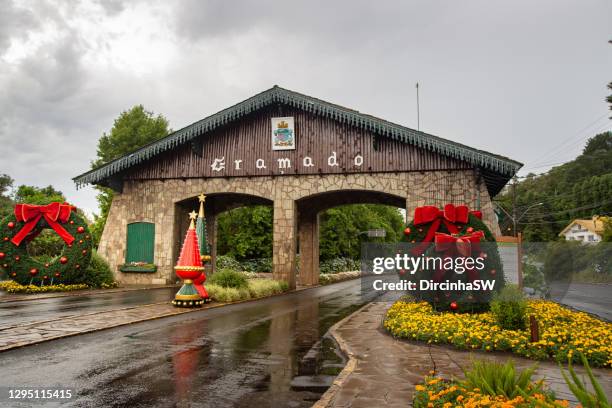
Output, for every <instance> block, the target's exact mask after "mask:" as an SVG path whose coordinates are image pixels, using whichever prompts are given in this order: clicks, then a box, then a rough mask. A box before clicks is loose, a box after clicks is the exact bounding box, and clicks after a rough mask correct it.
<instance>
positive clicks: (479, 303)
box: [399, 204, 504, 311]
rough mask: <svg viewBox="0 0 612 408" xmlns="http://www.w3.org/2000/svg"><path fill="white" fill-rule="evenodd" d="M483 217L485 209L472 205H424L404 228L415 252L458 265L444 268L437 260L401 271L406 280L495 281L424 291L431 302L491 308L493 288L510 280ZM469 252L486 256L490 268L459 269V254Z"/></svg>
mask: <svg viewBox="0 0 612 408" xmlns="http://www.w3.org/2000/svg"><path fill="white" fill-rule="evenodd" d="M481 218H482V214H481V213H480V212H479V211H469V210H468V207H466V206H454V205H452V204H447V205H446V206H445V207H444V209H443V210H440V209H438V208H437V207H434V206H424V207H418V208H417V209H416V210H415V215H414V220H413V221H412V222H411V223H410V224H408V226H407V227H406V229H405V230H404V237H403V241H404V242H407V243H409V244H411V245H410V249H409V251H410V252H411V255H412V256H422V257H423V258H432V259H433V258H438V259H440V260H441V261H443V262H449V265H454V266H453V270H446V269H444V268H440V263H438V264H435V262H432V263H430V264H429V265H427V267H424V268H422V269H421V270H419V271H417V273H416V274H415V275H412V276H410V275H408V274H405V273H402V272H403V271H399V273H400V275H401V277H402V278H403V279H407V280H413V281H421V280H428V281H429V282H433V283H434V284H437V283H441V282H448V283H451V284H455V285H456V286H455V287H457V286H460V285H461V287H463V286H469V285H465V284H466V283H470V284H471V285H472V286H473V284H474V282H475V281H477V280H478V281H481V282H482V281H491V282H492V283H494V286H493V288H492V289H490V290H441V289H431V290H421V291H419V292H418V297H419V298H420V299H423V300H426V301H428V302H430V303H431V304H432V305H433V306H434V307H435V308H436V309H437V310H456V311H480V310H486V309H488V303H489V301H490V300H491V297H492V295H493V293H495V292H497V291H499V290H500V289H501V288H502V287H503V285H504V277H503V270H502V263H501V260H500V257H499V253H498V251H497V245H496V242H495V237H494V236H493V234H492V233H491V231H490V230H489V228H487V226H486V225H485V224H484V223H483V222H482V220H481ZM467 257H471V258H473V259H476V258H480V259H481V262H482V264H484V267H482V268H477V267H475V266H473V265H471V266H470V267H467V268H466V267H465V266H462V267H460V269H459V268H457V266H456V265H460V264H461V263H460V262H457V261H458V260H460V259H459V258H463V259H464V260H465V258H467ZM464 260H463V261H462V262H464ZM458 282H462V283H461V284H460V283H458ZM432 286H433V285H432ZM447 286H448V287H451V286H452V285H447ZM436 288H437V287H436Z"/></svg>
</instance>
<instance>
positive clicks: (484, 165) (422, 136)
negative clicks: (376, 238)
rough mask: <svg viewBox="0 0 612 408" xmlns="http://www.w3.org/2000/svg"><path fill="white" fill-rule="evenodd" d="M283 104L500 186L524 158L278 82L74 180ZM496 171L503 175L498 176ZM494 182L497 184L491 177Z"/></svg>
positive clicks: (109, 171)
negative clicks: (467, 168)
mask: <svg viewBox="0 0 612 408" xmlns="http://www.w3.org/2000/svg"><path fill="white" fill-rule="evenodd" d="M278 103H280V104H284V105H288V106H292V107H295V108H298V109H302V110H304V111H307V112H311V113H313V114H316V115H321V116H325V117H328V118H331V119H334V120H337V121H339V122H342V123H346V124H349V125H352V126H356V127H359V128H362V129H365V130H368V131H371V132H373V133H377V134H379V135H381V136H384V137H388V138H390V139H393V140H398V141H400V142H403V143H409V144H412V145H415V146H418V147H420V148H423V149H426V150H429V151H432V152H435V153H438V154H440V155H443V156H448V157H452V158H455V159H459V160H463V161H466V162H468V163H470V164H472V165H474V167H478V168H480V169H482V170H483V171H484V173H485V174H488V175H490V176H493V177H492V178H491V177H490V176H489V179H490V180H496V179H497V180H498V182H496V183H494V184H498V185H499V184H501V187H503V185H505V183H506V182H507V181H508V180H509V179H510V178H511V177H512V176H513V175H514V174H515V173H516V172H517V171H518V170H519V169H520V168H521V167H522V163H519V162H517V161H514V160H511V159H509V158H507V157H503V156H498V155H495V154H492V153H488V152H485V151H482V150H478V149H474V148H471V147H469V146H465V145H462V144H460V143H456V142H452V141H450V140H446V139H442V138H440V137H438V136H434V135H430V134H428V133H424V132H420V131H417V130H414V129H410V128H407V127H404V126H401V125H397V124H395V123H391V122H388V121H386V120H383V119H379V118H376V117H374V116H370V115H366V114H363V113H360V112H358V111H356V110H353V109H348V108H345V107H342V106H339V105H335V104H332V103H329V102H326V101H322V100H320V99H317V98H313V97H310V96H307V95H303V94H300V93H297V92H293V91H290V90H288V89H284V88H281V87H279V86H274V87H272V88H270V89H268V90H266V91H263V92H261V93H259V94H257V95H255V96H252V97H250V98H249V99H246V100H244V101H242V102H240V103H238V104H236V105H234V106H231V107H229V108H226V109H224V110H222V111H220V112H217V113H215V114H214V115H211V116H208V117H207V118H204V119H202V120H200V121H197V122H195V123H193V124H191V125H189V126H186V127H184V128H182V129H180V130H177V131H176V132H174V133H172V134H170V135H168V136H166V137H165V138H163V139H160V140H157V141H155V142H153V143H150V144H148V145H146V146H144V147H141V148H140V149H138V150H135V151H133V152H132V153H129V154H126V155H125V156H123V157H120V158H118V159H116V160H113V161H112V162H110V163H107V164H105V165H103V166H100V167H98V168H96V169H93V170H90V171H88V172H86V173H83V174H81V175H80V176H77V177H75V178H73V180H74V182H75V183H76V185H77V188H78V187H80V186H83V185H85V184H99V183H104V182H105V180H108V179H109V178H111V177H113V176H115V175H117V174H118V173H120V172H122V171H124V170H126V169H128V168H130V167H133V166H135V165H138V164H140V163H142V162H144V161H147V160H149V159H151V158H152V157H155V156H156V155H158V154H160V153H162V152H165V151H168V150H171V149H174V148H175V147H177V146H180V145H182V144H184V143H187V142H189V141H191V140H193V139H195V138H196V137H198V136H200V135H202V134H204V133H207V132H210V131H213V130H215V129H216V128H218V127H220V126H223V125H225V124H227V123H229V122H232V121H235V120H238V119H240V118H242V117H243V116H245V115H248V114H250V113H252V112H254V111H257V110H259V109H261V108H263V107H266V106H269V105H271V104H278ZM495 175H499V176H498V177H496V176H495ZM490 182H491V183H492V181H490ZM487 184H488V186H489V190H490V191H491V190H499V189H501V187H498V186H495V187H493V186H492V185H491V184H489V182H488V183H487ZM491 187H493V188H491Z"/></svg>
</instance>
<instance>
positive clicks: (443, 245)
mask: <svg viewBox="0 0 612 408" xmlns="http://www.w3.org/2000/svg"><path fill="white" fill-rule="evenodd" d="M482 238H484V232H482V231H476V232H473V233H472V234H470V235H464V236H460V237H459V236H454V235H448V234H443V233H441V232H436V239H435V245H436V246H435V249H436V251H438V252H444V258H448V257H456V256H460V257H468V256H470V255H471V254H472V252H473V251H480V240H481V239H482ZM466 271H467V274H468V277H469V278H470V281H474V280H475V279H476V278H477V277H478V274H477V273H476V271H474V269H473V268H466ZM445 272H446V271H445V270H444V269H438V271H436V273H435V275H434V277H433V280H434V281H436V282H439V281H440V280H441V279H442V276H444V273H445Z"/></svg>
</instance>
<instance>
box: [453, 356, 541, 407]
mask: <svg viewBox="0 0 612 408" xmlns="http://www.w3.org/2000/svg"><path fill="white" fill-rule="evenodd" d="M536 368H537V366H532V367H530V368H528V369H526V370H524V371H517V370H516V369H515V368H514V362H513V361H512V360H508V361H507V362H505V363H504V364H502V363H498V362H495V361H488V360H475V361H473V362H472V366H471V368H470V369H469V370H464V371H463V374H464V375H465V381H464V382H463V384H464V386H465V387H466V388H468V389H475V388H478V389H479V390H480V391H482V393H483V394H488V395H491V396H496V395H503V396H504V397H506V398H508V399H513V398H515V397H518V396H519V395H520V396H523V397H526V396H530V395H533V394H535V393H540V394H541V393H543V391H542V386H543V382H542V381H539V382H537V383H535V384H534V383H532V382H531V376H532V375H533V373H534V372H535V370H536Z"/></svg>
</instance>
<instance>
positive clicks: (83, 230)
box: [77, 227, 85, 234]
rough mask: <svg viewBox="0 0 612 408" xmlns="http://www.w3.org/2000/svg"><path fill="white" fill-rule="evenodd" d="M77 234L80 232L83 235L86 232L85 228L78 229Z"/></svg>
mask: <svg viewBox="0 0 612 408" xmlns="http://www.w3.org/2000/svg"><path fill="white" fill-rule="evenodd" d="M77 232H78V233H79V234H82V233H84V232H85V228H83V227H79V228H77Z"/></svg>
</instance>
